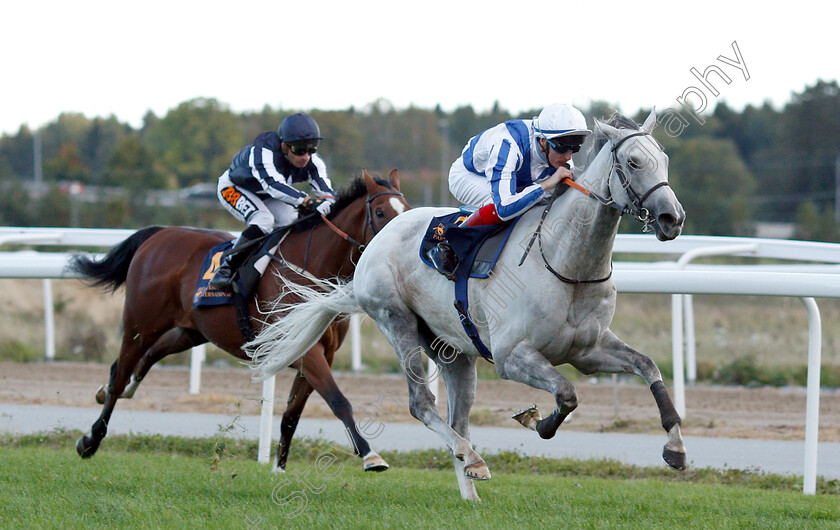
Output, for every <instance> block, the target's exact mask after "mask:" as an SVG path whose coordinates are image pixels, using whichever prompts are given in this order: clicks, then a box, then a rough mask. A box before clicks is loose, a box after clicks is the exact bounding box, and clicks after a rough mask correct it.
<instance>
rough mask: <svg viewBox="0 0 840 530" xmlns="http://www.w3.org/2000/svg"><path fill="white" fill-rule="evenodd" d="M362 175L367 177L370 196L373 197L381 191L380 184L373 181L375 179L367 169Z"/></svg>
mask: <svg viewBox="0 0 840 530" xmlns="http://www.w3.org/2000/svg"><path fill="white" fill-rule="evenodd" d="M362 173H364V175H365V186H367V192H368V195H373V194H374V193H376V192H377V190H378V189H379V184H377V183H376V181H375V180H373V177H371V176H370V173H368V172H367V169H363V170H362Z"/></svg>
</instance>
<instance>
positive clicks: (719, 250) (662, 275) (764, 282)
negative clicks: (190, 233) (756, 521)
mask: <svg viewBox="0 0 840 530" xmlns="http://www.w3.org/2000/svg"><path fill="white" fill-rule="evenodd" d="M133 232H134V231H133V230H89V229H63V228H55V229H52V228H51V229H40V228H14V227H12V228H8V227H6V228H2V227H0V245H2V244H5V243H17V244H25V245H39V246H40V245H62V246H71V247H79V246H82V247H91V246H93V247H107V246H111V245H113V244H116V243H118V242H120V241H122V240H124V239H125V238H126V237H128V236H130V235H131V234H132V233H133ZM614 252H615V253H616V254H621V253H634V254H643V253H644V254H665V255H673V256H682V257H681V258H679V259H677V260H676V261H674V262H669V263H616V267H615V273H614V276H613V278H614V281H615V285H616V288H617V289H618V291H619V292H634V293H670V294H672V295H675V296H679V295H693V294H731V295H761V296H795V297H799V298H802V300H803V303H804V304H805V307H806V309H807V312H808V322H809V343H808V382H807V385H808V387H807V402H806V427H805V432H806V434H805V466H804V484H803V492H804V493H805V494H814V493H815V492H816V475H817V447H818V431H819V390H820V387H819V384H820V359H821V335H822V332H821V322H820V315H819V309H818V307H817V304H816V302H815V300H814V297H831V298H840V281H839V280H840V278H838V275H837V269H838V266H836V265H824V264H823V265H749V266H711V265H704V266H697V265H689V262H690V261H691V260H692V259H694V258H696V257H698V256H701V255H718V254H732V255H742V256H743V255H749V256H753V257H761V258H775V259H786V260H795V261H813V262H822V263H830V264H840V245H837V244H830V243H811V242H803V241H785V240H768V239H751V238H719V237H703V236H682V237H681V238H678V239H677V240H674V241H671V242H668V243H661V242H659V241H657V240H656V239H654V238H652V237H650V236H637V235H619V236H618V237H617V239H616V244H615V247H614ZM68 258H69V255H68V254H63V253H44V252H33V251H21V252H0V277H5V278H44V279H45V284H44V288H45V306H48V307H45V312H46V311H47V310H48V309H49V310H51V309H52V307H51V306H52V303H51V302H50V301H49V300H48V299H47V295H46V291H47V290H50V286H49V284H48V283H47V282H48V281H49V278H72V277H74V276H73V275H72V274H71V273H68V272H67V271H66V270H65V266H66V263H67V259H68ZM50 300H51V298H50ZM677 305H679V307H680V309H682V308H683V307H684V304H683V303H679V304H676V303H674V304H673V306H674V307H675V308H676V306H677ZM678 317H679V315H677V316H675V317H674V320H675V322H681V321H682V318H678ZM51 319H52V315H51V313H50V315H49V316H47V315H46V314H45V321H46V322H47V324H48V325H49V326H51V324H49V323H50V321H51ZM674 329H675V333H679V334H680V336H681V335H682V328H680V330H679V332H677V331H676V329H677V326H676V324H675V328H674ZM49 333H50V332H49V331H48V336H49ZM351 337H353V339H354V341H355V340H356V338H357V337H358V334H357V331H353V332H352V333H351ZM673 342H674V344H675V346H676V343H677V340H676V339H675V340H674V341H673ZM679 342H680V348H679V350H678V349H677V348H676V347H675V348H674V380H675V381H674V393H675V403H676V404H677V406H678V407H681V408H682V415H683V416H684V412H685V397H684V377H685V374H684V370H683V368H682V362H683V355H682V348H681V346H682V344H681V343H682V339H680V340H679ZM49 351H50V348H49V345H48V347H47V352H48V355H49ZM53 351H54V350H53ZM353 351H354V354H353V367H354V368H359V367H361V356H360V350H359V349H358V346H357V345H355V346H354V347H353ZM193 355H194V356H195V355H196V353H195V352H194V353H193ZM199 355H200V354H199ZM195 361H196V359H194V362H193V363H192V364H193V366H194V367H196V366H198V367H200V360H198V361H197V362H195ZM194 369H195V368H194ZM199 375H200V374H199ZM199 375H195V374H192V375H191V384H190V390H191V392H192V391H195V392H196V393H197V392H198V381H199V379H198V377H199ZM273 397H274V388H273V381H272V383H271V384H270V385H268V384H267V385H266V386H264V387H263V411H262V417H263V420H262V426H263V427H264V428H263V427H261V436H260V449H259V461H260V462H267V461H268V454H269V446H270V443H271V418H272V415H273Z"/></svg>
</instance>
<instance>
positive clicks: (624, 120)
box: [586, 112, 641, 166]
mask: <svg viewBox="0 0 840 530" xmlns="http://www.w3.org/2000/svg"><path fill="white" fill-rule="evenodd" d="M604 123H606V124H607V125H610V126H612V127H615V128H616V129H630V130H631V131H640V130H641V128H640V127H639V124H638V123H636V122H635V121H633V120H631V119H630V118H628V117H627V116H625V115H623V114H619V113H618V112H616V113H615V114H613V115H612V116H610V119H609V120H607V121H605V122H604ZM608 141H609V138H607V135H606V134H604V133H603V131H601V129H600V128H598V127H595V132H594V133H593V135H592V143H591V144H590V148H589V151H588V152H587V154H586V165H587V166H589V164H590V163H591V162H592V160H594V159H595V157H596V156H597V155H598V153H600V152H601V148H603V147H604V145H606V143H607V142H608Z"/></svg>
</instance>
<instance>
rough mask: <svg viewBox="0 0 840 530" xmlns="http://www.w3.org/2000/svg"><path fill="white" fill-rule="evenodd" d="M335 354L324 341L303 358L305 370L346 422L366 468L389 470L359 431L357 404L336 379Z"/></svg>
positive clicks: (330, 405)
mask: <svg viewBox="0 0 840 530" xmlns="http://www.w3.org/2000/svg"><path fill="white" fill-rule="evenodd" d="M334 355H335V350H331V351H329V352H327V354H326V355H325V353H324V346H323V345H322V344H320V343H319V344H316V345H315V346H313V348H312V349H311V350H309V351H308V352H307V353H306V355H304V356H303V358H302V359H301V372H302V373H303V376H304V377H305V378H306V381H307V382H308V383H309V384H310V385H311V386H312V387H313V388H314V389H315V391H316V392H318V394H319V395H320V396H321V397H322V398H324V401H326V402H327V405H329V407H330V410H332V412H333V414H335V416H336V418H338V419H339V420H341V422H342V423H343V424H344V429H345V432H346V433H347V435H348V437H349V438H350V441H351V442H352V444H353V451H354V452H355V453H356V454H357V455H359V456H360V457H361V458H362V467H363V468H364V470H365V471H385V470H386V469H388V464H387V462H385V460H384V459H383V458H382V457H381V456H379V454H377V453H376V451H373V450H372V449H371V448H370V445H369V444H368V442H367V440H366V439H365V438H364V437H363V436H362V435H361V434H360V433H359V431H358V429H357V428H356V422H355V420H354V419H353V406H352V405H351V404H350V401H348V400H347V398H346V397H345V396H344V394H342V393H341V390H340V389H339V388H338V385H337V384H336V382H335V379H333V376H332V371H331V370H330V363H331V362H332V358H333V356H334ZM298 416H300V413H298ZM295 424H297V421H295Z"/></svg>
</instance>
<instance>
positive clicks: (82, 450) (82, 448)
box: [76, 436, 96, 458]
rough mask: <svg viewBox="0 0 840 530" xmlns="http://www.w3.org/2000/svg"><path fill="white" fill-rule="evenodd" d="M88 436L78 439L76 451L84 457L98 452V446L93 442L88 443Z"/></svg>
mask: <svg viewBox="0 0 840 530" xmlns="http://www.w3.org/2000/svg"><path fill="white" fill-rule="evenodd" d="M85 438H87V436H82V437H81V438H79V439H78V441H76V452H77V453H79V456H81V457H82V458H90V457H92V456H93V454H94V453H95V452H96V447H95V446H94V445H93V444H90V445H88V444H87V443H86V441H85Z"/></svg>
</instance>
